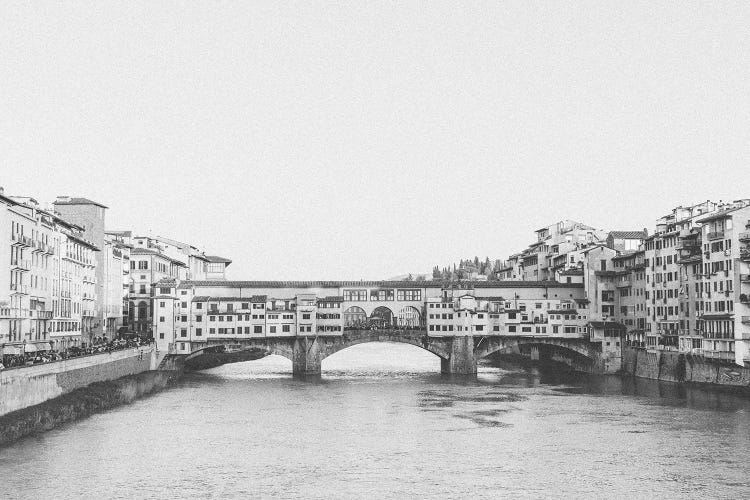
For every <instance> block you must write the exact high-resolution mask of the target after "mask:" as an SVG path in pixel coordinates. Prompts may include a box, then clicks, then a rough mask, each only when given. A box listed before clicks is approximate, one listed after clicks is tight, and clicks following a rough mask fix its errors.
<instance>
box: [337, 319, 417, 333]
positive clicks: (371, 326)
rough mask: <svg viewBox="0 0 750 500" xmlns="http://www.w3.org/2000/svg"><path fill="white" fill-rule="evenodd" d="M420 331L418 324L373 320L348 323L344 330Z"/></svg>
mask: <svg viewBox="0 0 750 500" xmlns="http://www.w3.org/2000/svg"><path fill="white" fill-rule="evenodd" d="M391 329H396V330H420V329H422V327H421V326H419V325H418V324H401V325H397V324H395V323H394V324H391V323H387V322H381V321H373V320H371V319H363V320H352V321H348V322H347V323H346V325H345V326H344V330H345V331H346V330H391Z"/></svg>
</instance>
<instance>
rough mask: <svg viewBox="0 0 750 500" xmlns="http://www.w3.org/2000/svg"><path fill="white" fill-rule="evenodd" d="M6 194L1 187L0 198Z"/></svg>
mask: <svg viewBox="0 0 750 500" xmlns="http://www.w3.org/2000/svg"><path fill="white" fill-rule="evenodd" d="M4 194H5V188H3V187H2V186H0V196H3V195H4Z"/></svg>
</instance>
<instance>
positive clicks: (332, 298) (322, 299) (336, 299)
mask: <svg viewBox="0 0 750 500" xmlns="http://www.w3.org/2000/svg"><path fill="white" fill-rule="evenodd" d="M343 301H344V296H343V295H329V296H328V297H320V298H318V302H343Z"/></svg>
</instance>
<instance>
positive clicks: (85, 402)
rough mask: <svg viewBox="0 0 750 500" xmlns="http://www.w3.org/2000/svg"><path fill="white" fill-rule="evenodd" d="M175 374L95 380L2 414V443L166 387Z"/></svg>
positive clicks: (147, 373) (165, 373)
mask: <svg viewBox="0 0 750 500" xmlns="http://www.w3.org/2000/svg"><path fill="white" fill-rule="evenodd" d="M175 376H176V374H175V372H167V371H147V372H143V373H139V374H136V375H129V376H125V377H122V378H119V379H117V380H111V381H106V382H95V383H93V384H90V385H88V386H86V387H80V388H77V389H74V390H73V391H71V392H69V393H66V394H64V395H62V396H59V397H56V398H54V399H50V400H49V401H45V402H43V403H41V404H38V405H34V406H30V407H28V408H24V409H21V410H16V411H13V412H11V413H8V414H7V415H3V416H2V417H0V446H2V445H6V444H8V443H11V442H13V441H15V440H17V439H20V438H22V437H24V436H28V435H30V434H35V433H38V432H43V431H48V430H50V429H53V428H54V427H57V426H58V425H60V424H63V423H65V422H71V421H73V420H77V419H79V418H84V417H87V416H89V415H91V414H93V413H96V412H99V411H103V410H108V409H110V408H114V407H116V406H119V405H122V404H127V403H130V402H132V401H134V400H135V399H137V398H139V397H142V396H145V395H147V394H151V393H153V392H156V391H159V390H161V389H163V388H165V387H166V386H167V384H168V383H169V382H170V381H172V380H173V379H174V377H175Z"/></svg>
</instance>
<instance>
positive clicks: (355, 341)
mask: <svg viewBox="0 0 750 500" xmlns="http://www.w3.org/2000/svg"><path fill="white" fill-rule="evenodd" d="M373 342H381V343H390V344H408V345H413V346H415V347H418V348H420V349H423V350H425V351H428V352H430V353H432V354H434V355H435V356H437V357H438V358H440V359H448V358H449V357H450V348H449V347H448V345H447V344H446V342H444V341H441V340H438V339H434V338H429V337H427V336H426V335H423V334H419V333H416V332H415V333H412V332H400V334H399V333H396V334H394V333H391V331H387V330H383V331H379V330H357V331H354V332H350V335H343V336H342V337H341V338H339V339H335V340H333V341H329V342H325V341H324V343H323V344H322V345H321V346H320V360H321V361H323V360H324V359H325V358H327V357H329V356H331V355H333V354H336V353H338V352H341V351H343V350H346V349H348V348H349V347H353V346H355V345H360V344H368V343H373Z"/></svg>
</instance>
